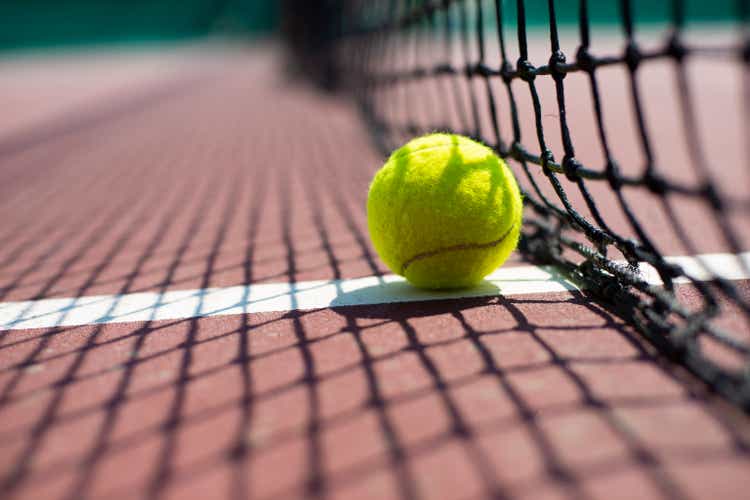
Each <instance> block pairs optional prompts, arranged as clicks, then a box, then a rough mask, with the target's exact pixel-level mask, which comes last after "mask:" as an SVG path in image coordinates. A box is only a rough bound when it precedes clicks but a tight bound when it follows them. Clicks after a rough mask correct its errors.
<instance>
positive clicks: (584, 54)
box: [576, 45, 596, 73]
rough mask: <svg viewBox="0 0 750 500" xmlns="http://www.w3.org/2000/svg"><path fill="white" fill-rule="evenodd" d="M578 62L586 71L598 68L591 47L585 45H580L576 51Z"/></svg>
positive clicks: (590, 71) (589, 71) (591, 71)
mask: <svg viewBox="0 0 750 500" xmlns="http://www.w3.org/2000/svg"><path fill="white" fill-rule="evenodd" d="M576 64H578V67H579V68H581V70H582V71H585V72H586V73H593V72H594V69H595V68H596V61H595V60H594V56H592V55H591V52H589V48H588V47H586V46H585V45H581V46H580V47H578V52H576Z"/></svg>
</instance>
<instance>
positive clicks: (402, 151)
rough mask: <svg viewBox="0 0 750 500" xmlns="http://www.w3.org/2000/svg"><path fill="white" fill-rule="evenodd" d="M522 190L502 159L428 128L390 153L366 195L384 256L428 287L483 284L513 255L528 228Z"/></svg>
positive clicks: (369, 221) (378, 247)
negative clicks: (524, 223)
mask: <svg viewBox="0 0 750 500" xmlns="http://www.w3.org/2000/svg"><path fill="white" fill-rule="evenodd" d="M521 212H522V203H521V194H520V191H519V189H518V184H516V180H515V178H514V177H513V173H512V172H511V171H510V169H509V168H508V166H507V165H506V164H505V162H504V161H503V160H501V159H500V158H498V156H497V155H495V153H494V152H493V151H492V150H491V149H490V148H488V147H487V146H484V145H482V144H479V143H478V142H475V141H473V140H471V139H468V138H466V137H462V136H460V135H454V134H440V133H436V134H429V135H425V136H423V137H419V138H417V139H413V140H412V141H409V142H408V143H407V144H406V145H404V146H403V147H401V148H399V149H397V150H396V151H395V152H393V154H391V156H390V158H388V161H387V162H386V163H385V165H384V166H383V168H381V169H380V170H379V171H378V172H377V173H376V174H375V178H374V179H373V181H372V184H371V185H370V192H369V194H368V197H367V224H368V226H369V230H370V237H371V238H372V242H373V244H374V245H375V249H376V250H377V252H378V254H379V255H380V257H381V258H382V259H383V261H384V262H385V263H386V265H388V267H389V268H390V269H391V270H392V271H393V272H394V273H396V274H399V275H401V276H404V277H405V278H406V279H407V280H409V282H411V283H412V284H414V285H416V286H418V287H422V288H461V287H468V286H472V285H475V284H477V283H479V282H480V281H481V280H482V279H483V278H484V277H485V276H487V275H488V274H490V273H491V272H492V271H494V270H495V269H496V268H497V267H498V266H500V265H501V264H502V263H503V262H505V260H506V259H507V258H508V255H509V254H510V253H511V252H512V251H513V249H514V248H515V247H516V245H517V243H518V237H519V234H520V230H521Z"/></svg>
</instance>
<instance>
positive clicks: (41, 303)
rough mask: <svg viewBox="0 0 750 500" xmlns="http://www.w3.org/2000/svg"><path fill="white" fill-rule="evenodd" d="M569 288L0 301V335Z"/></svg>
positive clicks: (350, 283)
mask: <svg viewBox="0 0 750 500" xmlns="http://www.w3.org/2000/svg"><path fill="white" fill-rule="evenodd" d="M738 257H739V258H740V259H743V260H744V262H745V263H746V265H747V266H748V267H750V252H747V253H743V254H740V255H739V256H735V255H732V254H705V255H699V256H696V257H671V258H669V259H668V260H670V261H671V262H674V263H677V264H680V265H681V266H683V268H684V269H685V271H686V272H687V273H688V274H689V275H690V276H692V277H694V278H695V279H698V280H705V279H708V278H710V273H707V272H706V271H705V270H704V268H703V266H704V265H705V266H707V267H708V268H709V269H710V270H711V271H712V272H713V273H716V274H718V275H720V276H722V277H724V278H726V279H730V280H739V279H750V276H748V274H747V273H746V272H745V270H744V269H743V266H741V265H740V264H739V262H738ZM701 263H702V264H701ZM641 273H642V276H643V277H644V279H645V280H646V281H648V282H649V283H652V284H660V283H661V281H660V280H659V277H658V274H657V273H656V270H655V269H653V268H652V267H651V266H645V265H644V266H641ZM683 281H685V280H684V279H683ZM576 289H577V287H576V285H574V284H573V283H571V282H569V281H567V280H566V279H565V278H563V277H562V276H561V275H560V274H559V273H557V271H556V270H555V268H554V267H550V266H518V267H504V268H500V269H498V270H497V271H495V272H494V273H492V274H491V275H490V276H488V277H487V279H486V280H485V281H484V282H483V283H482V284H480V285H479V286H477V287H474V288H471V289H466V290H454V291H443V292H438V291H427V290H419V289H417V288H414V287H412V286H411V285H409V284H408V283H406V282H405V281H404V279H403V278H401V277H399V276H393V275H388V276H383V277H378V276H368V277H365V278H355V279H348V280H329V281H304V282H299V283H268V284H264V283H261V284H253V285H246V286H233V287H228V288H205V289H200V290H174V291H165V292H162V293H155V292H147V293H131V294H124V295H96V296H86V297H77V298H75V297H74V298H59V299H57V298H55V299H42V300H33V301H24V302H5V303H0V331H1V330H11V329H13V330H16V329H30V328H51V327H55V326H75V325H90V324H102V323H124V322H130V321H153V320H175V319H188V318H198V317H209V316H225V315H229V314H247V313H260V312H274V311H293V310H309V309H322V308H328V307H338V306H355V305H369V304H386V303H394V302H416V301H425V300H440V299H454V298H462V297H487V296H496V295H503V296H516V295H526V294H532V293H552V292H564V291H568V290H576Z"/></svg>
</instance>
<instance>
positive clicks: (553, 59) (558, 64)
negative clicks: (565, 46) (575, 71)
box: [548, 50, 567, 80]
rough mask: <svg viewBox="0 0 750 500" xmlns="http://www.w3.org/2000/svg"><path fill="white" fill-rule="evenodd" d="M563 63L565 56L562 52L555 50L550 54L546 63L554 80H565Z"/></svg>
mask: <svg viewBox="0 0 750 500" xmlns="http://www.w3.org/2000/svg"><path fill="white" fill-rule="evenodd" d="M565 61H566V60H565V54H563V52H562V50H556V51H554V52H553V53H552V55H551V56H550V58H549V63H548V67H549V69H550V73H551V75H552V78H555V79H556V80H557V79H559V80H562V79H563V78H565V75H566V74H567V72H566V71H565V68H564V66H565Z"/></svg>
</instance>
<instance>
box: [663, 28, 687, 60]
mask: <svg viewBox="0 0 750 500" xmlns="http://www.w3.org/2000/svg"><path fill="white" fill-rule="evenodd" d="M667 53H668V54H669V55H670V56H672V57H673V58H674V59H675V60H676V61H677V62H682V60H683V59H684V58H685V56H686V55H687V53H688V50H687V47H685V45H684V44H683V43H682V41H681V40H680V38H679V37H678V36H677V34H676V33H675V34H674V35H672V37H671V38H670V39H669V43H668V44H667Z"/></svg>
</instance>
